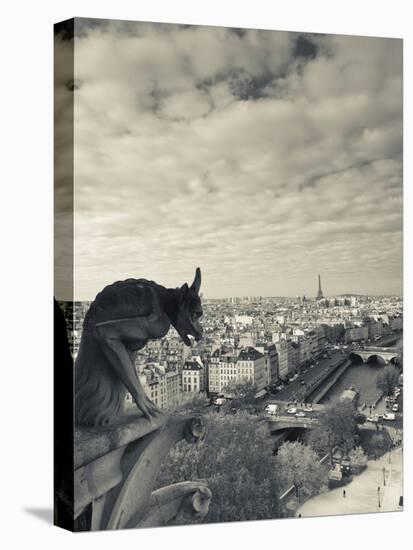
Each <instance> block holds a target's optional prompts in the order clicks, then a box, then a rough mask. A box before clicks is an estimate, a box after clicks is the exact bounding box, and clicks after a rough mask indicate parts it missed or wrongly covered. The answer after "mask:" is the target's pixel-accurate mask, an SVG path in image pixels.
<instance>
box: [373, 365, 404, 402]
mask: <svg viewBox="0 0 413 550" xmlns="http://www.w3.org/2000/svg"><path fill="white" fill-rule="evenodd" d="M398 382H399V372H398V370H397V369H396V367H393V366H389V367H384V369H383V370H382V371H380V372H379V373H378V374H377V377H376V386H377V387H378V388H379V390H381V391H382V392H383V393H384V394H385V395H391V394H392V393H393V391H394V388H395V387H396V386H397V384H398Z"/></svg>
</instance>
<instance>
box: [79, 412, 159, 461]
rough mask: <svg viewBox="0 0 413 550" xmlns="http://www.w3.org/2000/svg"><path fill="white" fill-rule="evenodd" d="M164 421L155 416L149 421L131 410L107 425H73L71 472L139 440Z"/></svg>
mask: <svg viewBox="0 0 413 550" xmlns="http://www.w3.org/2000/svg"><path fill="white" fill-rule="evenodd" d="M168 418H169V417H168V416H167V415H164V414H158V415H156V416H154V417H153V418H152V420H151V421H149V420H148V419H146V418H145V417H144V416H142V414H141V413H139V412H136V409H135V408H133V409H132V408H131V409H130V410H129V411H127V412H125V413H124V414H123V415H122V416H120V417H119V418H118V419H116V420H115V421H114V422H113V424H110V425H108V426H98V427H93V426H77V427H76V429H75V434H74V442H75V461H74V463H75V469H76V468H79V467H81V466H84V465H85V464H88V463H89V462H92V461H93V460H96V459H97V458H99V457H101V456H105V455H106V454H108V453H110V452H111V451H113V450H114V449H118V448H119V447H123V446H124V445H127V444H128V443H130V442H132V441H136V440H137V439H141V438H142V437H144V436H145V435H147V434H149V433H151V432H153V431H154V430H157V429H158V428H160V427H161V426H162V425H164V424H165V423H166V422H167V421H168Z"/></svg>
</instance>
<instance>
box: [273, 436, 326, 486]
mask: <svg viewBox="0 0 413 550" xmlns="http://www.w3.org/2000/svg"><path fill="white" fill-rule="evenodd" d="M276 468H277V476H278V477H279V479H280V480H281V489H282V490H283V491H284V490H286V489H288V488H289V487H292V486H294V487H295V489H296V495H297V497H299V496H303V497H309V496H313V495H316V494H318V493H319V492H320V491H321V490H322V489H323V488H325V487H326V486H327V476H328V470H327V468H326V467H325V466H323V465H322V464H320V462H319V458H318V456H317V453H316V452H315V451H314V450H313V449H312V448H311V447H309V446H308V445H305V444H303V443H300V442H299V441H294V442H288V441H287V442H286V443H283V444H282V445H281V447H280V448H279V449H278V453H277V457H276Z"/></svg>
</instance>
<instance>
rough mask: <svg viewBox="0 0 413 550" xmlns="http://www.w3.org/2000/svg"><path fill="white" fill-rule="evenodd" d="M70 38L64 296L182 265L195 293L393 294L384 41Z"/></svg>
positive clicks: (393, 114) (81, 29) (224, 34)
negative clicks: (69, 239)
mask: <svg viewBox="0 0 413 550" xmlns="http://www.w3.org/2000/svg"><path fill="white" fill-rule="evenodd" d="M76 33H77V38H76V46H75V82H76V86H74V88H75V89H74V90H73V91H71V90H70V89H67V90H64V92H62V96H64V94H66V95H67V94H71V93H74V94H75V141H74V143H75V149H74V154H75V173H74V176H75V201H74V202H75V218H74V221H75V258H74V259H75V298H76V299H79V300H90V299H93V298H94V297H95V295H96V294H97V292H99V291H100V290H101V289H102V287H103V286H105V285H107V284H110V283H111V282H113V281H115V280H119V279H125V278H128V277H136V278H141V277H142V278H147V279H153V280H155V281H157V282H158V283H160V284H163V285H165V286H171V287H175V286H179V285H181V284H182V283H184V282H186V281H187V282H189V283H190V282H191V281H192V278H193V275H194V271H195V268H196V267H197V266H200V267H201V269H202V275H203V282H202V287H201V291H202V293H203V295H204V296H205V297H206V298H221V297H230V296H260V295H261V296H291V297H293V296H297V295H300V296H301V295H303V294H305V295H306V296H308V297H314V296H316V294H317V289H318V274H319V273H320V274H321V280H322V289H323V293H324V296H329V295H335V294H340V293H355V294H370V295H400V294H401V293H402V277H403V276H402V225H403V220H402V168H403V157H402V153H403V136H402V41H401V40H398V39H390V38H367V37H355V36H337V35H314V34H303V33H289V32H281V31H256V30H241V29H226V28H218V27H195V26H178V25H165V24H149V23H135V22H122V21H112V22H111V21H106V22H104V21H98V20H86V19H80V20H79V19H77V20H76ZM58 40H59V39H58ZM61 46H62V47H65V43H63V42H62V43H61ZM61 70H62V71H64V68H62V69H61ZM68 80H70V72H69V73H68V74H67V81H68ZM64 82H65V77H64V75H62V83H64ZM62 85H63V84H62ZM58 177H61V178H64V177H67V175H66V174H58ZM60 293H61V295H62V296H61V297H62V298H65V296H64V294H65V289H64V288H61V289H60Z"/></svg>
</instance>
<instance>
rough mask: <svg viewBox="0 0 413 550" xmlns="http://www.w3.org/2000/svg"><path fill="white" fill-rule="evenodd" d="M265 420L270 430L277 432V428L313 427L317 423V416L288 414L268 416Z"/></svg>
mask: <svg viewBox="0 0 413 550" xmlns="http://www.w3.org/2000/svg"><path fill="white" fill-rule="evenodd" d="M267 420H268V422H269V424H270V430H271V432H278V431H279V430H287V429H289V428H313V427H314V426H315V425H316V424H318V419H317V418H310V417H303V418H299V417H298V418H297V417H295V416H288V415H280V416H269V417H268V418H267Z"/></svg>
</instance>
